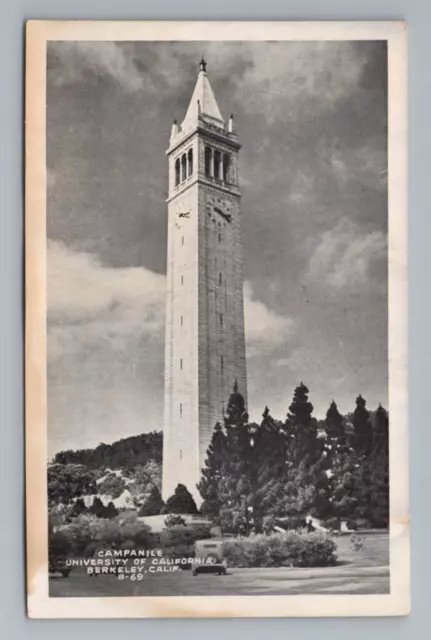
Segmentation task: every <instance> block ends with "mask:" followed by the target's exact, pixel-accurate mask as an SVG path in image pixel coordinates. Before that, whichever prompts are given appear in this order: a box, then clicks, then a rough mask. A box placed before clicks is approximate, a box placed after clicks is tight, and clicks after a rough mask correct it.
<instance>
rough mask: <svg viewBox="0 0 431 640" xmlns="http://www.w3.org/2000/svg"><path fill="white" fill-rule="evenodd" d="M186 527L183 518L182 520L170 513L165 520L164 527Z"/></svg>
mask: <svg viewBox="0 0 431 640" xmlns="http://www.w3.org/2000/svg"><path fill="white" fill-rule="evenodd" d="M186 525H187V523H186V521H185V520H184V518H182V517H181V516H180V515H178V514H175V513H171V514H169V515H168V516H166V518H165V527H177V526H182V527H185V526H186Z"/></svg>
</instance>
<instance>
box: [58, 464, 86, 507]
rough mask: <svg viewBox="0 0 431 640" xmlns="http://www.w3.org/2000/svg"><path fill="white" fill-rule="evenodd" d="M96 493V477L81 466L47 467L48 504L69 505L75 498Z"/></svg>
mask: <svg viewBox="0 0 431 640" xmlns="http://www.w3.org/2000/svg"><path fill="white" fill-rule="evenodd" d="M96 492H97V485H96V475H95V472H94V471H92V470H91V469H87V467H85V466H84V465H82V464H65V465H63V464H51V465H49V467H48V503H49V505H53V504H60V503H62V504H70V503H71V502H73V501H74V500H75V498H80V497H81V496H84V495H92V494H95V493H96Z"/></svg>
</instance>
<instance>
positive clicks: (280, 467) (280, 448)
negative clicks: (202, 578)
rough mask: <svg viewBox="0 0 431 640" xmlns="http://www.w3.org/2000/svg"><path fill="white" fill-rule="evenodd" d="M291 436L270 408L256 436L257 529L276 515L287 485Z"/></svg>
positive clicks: (254, 472) (255, 490)
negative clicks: (279, 496) (287, 462)
mask: <svg viewBox="0 0 431 640" xmlns="http://www.w3.org/2000/svg"><path fill="white" fill-rule="evenodd" d="M286 440H287V436H286V433H285V431H284V430H283V429H282V428H281V425H280V423H279V422H277V421H276V420H274V419H273V418H272V416H271V415H270V412H269V409H268V407H265V410H264V412H263V414H262V422H261V424H260V426H259V427H258V428H257V429H256V430H255V433H254V436H253V453H254V455H253V487H254V491H253V492H254V505H253V513H254V520H255V528H256V529H257V530H258V531H260V530H262V529H263V522H264V518H265V517H268V516H269V515H274V513H275V512H276V510H277V509H276V507H277V503H278V499H277V495H278V494H279V492H280V489H281V487H282V485H283V483H284V481H285V471H286V468H285V467H286V451H287V441H286Z"/></svg>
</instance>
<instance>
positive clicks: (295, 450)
mask: <svg viewBox="0 0 431 640" xmlns="http://www.w3.org/2000/svg"><path fill="white" fill-rule="evenodd" d="M308 394H309V390H308V389H307V387H306V386H305V385H304V384H303V383H302V382H301V384H300V385H299V386H298V387H296V389H295V391H294V395H293V401H292V404H291V405H290V407H289V413H288V416H287V421H286V423H285V426H284V430H285V433H286V461H285V472H284V478H283V479H281V478H280V482H279V487H278V491H277V499H276V500H275V505H276V510H275V513H274V515H286V516H289V517H291V518H296V519H298V520H301V519H303V517H305V516H306V515H307V514H311V515H314V516H317V517H325V516H326V515H327V513H328V511H329V481H328V475H327V473H326V470H327V460H326V451H325V450H324V442H323V440H322V439H320V438H319V437H318V433H317V422H316V420H315V418H314V417H313V405H312V404H311V402H310V401H309V399H308ZM277 512H278V513H277Z"/></svg>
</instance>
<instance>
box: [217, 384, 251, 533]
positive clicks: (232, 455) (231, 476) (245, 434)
mask: <svg viewBox="0 0 431 640" xmlns="http://www.w3.org/2000/svg"><path fill="white" fill-rule="evenodd" d="M224 427H225V433H226V439H225V443H224V444H225V446H224V449H223V452H224V457H223V465H222V473H221V478H220V482H219V484H218V498H219V501H220V503H219V504H220V525H221V527H222V529H223V530H225V531H230V532H236V533H241V534H245V535H247V534H248V533H249V532H250V530H251V527H252V522H251V519H252V509H253V492H252V484H251V467H252V457H253V446H252V439H251V430H250V425H249V423H248V414H247V412H246V409H245V402H244V398H243V396H242V395H241V393H240V392H239V390H238V383H237V381H236V380H235V384H234V386H233V391H232V393H231V394H230V397H229V402H228V405H227V409H226V413H225V416H224Z"/></svg>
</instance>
